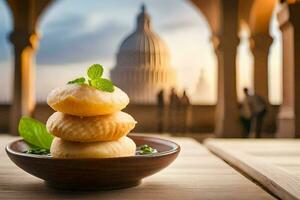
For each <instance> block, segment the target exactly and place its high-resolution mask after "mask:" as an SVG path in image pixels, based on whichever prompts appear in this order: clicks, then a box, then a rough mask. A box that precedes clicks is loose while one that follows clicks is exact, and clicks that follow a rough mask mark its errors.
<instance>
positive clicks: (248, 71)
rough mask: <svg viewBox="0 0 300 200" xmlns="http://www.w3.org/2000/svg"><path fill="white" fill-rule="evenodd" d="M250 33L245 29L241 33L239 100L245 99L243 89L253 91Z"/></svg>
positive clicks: (239, 48)
mask: <svg viewBox="0 0 300 200" xmlns="http://www.w3.org/2000/svg"><path fill="white" fill-rule="evenodd" d="M249 36H250V31H249V29H247V28H246V27H243V28H242V29H241V30H240V32H239V37H240V44H239V46H238V50H237V63H236V67H237V77H236V79H237V95H238V100H239V101H242V99H243V98H244V94H243V88H245V87H246V88H249V89H250V90H253V55H252V53H251V51H250V42H249Z"/></svg>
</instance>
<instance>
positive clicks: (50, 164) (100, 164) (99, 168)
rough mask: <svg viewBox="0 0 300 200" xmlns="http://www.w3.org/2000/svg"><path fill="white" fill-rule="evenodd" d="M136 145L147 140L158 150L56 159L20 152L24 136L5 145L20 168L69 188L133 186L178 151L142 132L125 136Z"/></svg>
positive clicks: (172, 146) (55, 184) (102, 188)
mask: <svg viewBox="0 0 300 200" xmlns="http://www.w3.org/2000/svg"><path fill="white" fill-rule="evenodd" d="M129 137H130V138H131V139H133V140H134V142H135V143H136V145H137V146H141V145H143V144H148V145H150V146H152V147H154V148H155V149H157V151H158V153H155V154H152V155H136V156H130V157H120V158H103V159H58V158H52V157H50V156H43V155H33V154H26V153H23V152H25V151H26V150H28V148H29V147H28V145H27V143H26V142H25V141H24V140H17V141H14V142H12V143H10V144H9V145H7V146H6V152H7V154H8V156H9V158H10V159H11V160H12V161H13V162H14V163H15V164H16V165H17V166H19V167H20V168H21V169H23V170H24V171H26V172H28V173H29V174H32V175H34V176H36V177H38V178H41V179H43V180H45V181H46V183H47V185H49V186H51V187H54V188H59V189H71V190H110V189H120V188H127V187H132V186H136V185H138V184H140V183H141V180H142V179H143V178H145V177H147V176H150V175H152V174H154V173H156V172H158V171H160V170H162V169H163V168H165V167H167V166H168V165H169V164H170V163H172V162H173V161H174V160H175V158H176V157H177V155H178V153H179V152H180V146H179V145H178V144H176V143H174V142H171V141H168V140H164V139H159V138H155V137H146V136H137V135H131V136H129Z"/></svg>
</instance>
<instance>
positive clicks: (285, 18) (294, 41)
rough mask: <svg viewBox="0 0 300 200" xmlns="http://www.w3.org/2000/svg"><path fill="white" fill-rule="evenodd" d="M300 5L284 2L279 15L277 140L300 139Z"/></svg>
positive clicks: (299, 3) (298, 3)
mask: <svg viewBox="0 0 300 200" xmlns="http://www.w3.org/2000/svg"><path fill="white" fill-rule="evenodd" d="M299 19H300V2H296V3H294V4H287V3H283V4H282V7H281V11H280V12H279V13H278V21H279V24H280V30H281V32H282V47H283V102H282V105H281V107H280V112H279V115H278V131H277V137H300V104H299V103H300V78H299V77H300V56H299V55H297V54H299V52H300V20H299Z"/></svg>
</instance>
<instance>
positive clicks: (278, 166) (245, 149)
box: [204, 139, 300, 199]
mask: <svg viewBox="0 0 300 200" xmlns="http://www.w3.org/2000/svg"><path fill="white" fill-rule="evenodd" d="M204 144H205V146H206V147H207V148H208V149H209V150H211V151H212V152H213V153H215V154H216V155H218V156H219V157H220V158H222V159H224V160H225V161H226V162H228V163H230V165H232V166H234V167H236V168H238V169H240V170H241V171H243V172H244V173H246V174H247V175H249V176H250V177H251V178H253V179H255V180H256V181H258V182H259V183H260V184H262V185H263V186H264V187H266V188H267V189H268V190H270V191H271V192H273V193H274V194H275V195H276V196H278V197H279V198H281V199H300V179H299V176H298V175H297V174H294V173H293V171H291V170H289V168H288V167H287V166H291V165H292V166H294V168H297V169H298V170H300V156H299V153H300V140H297V141H288V140H282V141H280V140H278V139H277V140H276V139H273V140H270V139H269V140H254V139H251V140H249V139H248V140H245V139H227V140H225V139H208V140H206V141H205V142H204ZM276 152H278V153H279V154H278V156H276ZM291 153H292V155H293V156H290V154H291ZM294 171H295V169H294Z"/></svg>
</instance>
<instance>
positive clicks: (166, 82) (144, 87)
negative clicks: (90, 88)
mask: <svg viewBox="0 0 300 200" xmlns="http://www.w3.org/2000/svg"><path fill="white" fill-rule="evenodd" d="M111 79H112V81H113V82H114V83H115V84H116V85H118V86H120V87H121V88H122V89H124V90H125V91H126V92H127V94H128V95H129V97H130V98H131V101H132V102H134V103H155V101H156V94H157V93H158V91H159V90H161V89H164V90H169V89H170V88H171V87H175V85H176V82H177V81H176V73H175V70H174V69H173V68H171V67H170V56H169V50H168V48H167V46H166V44H165V43H164V41H163V40H162V39H161V38H160V37H159V36H158V35H157V34H156V33H154V32H153V30H152V26H151V19H150V16H149V14H148V13H147V12H146V10H145V6H142V9H141V13H140V14H139V15H138V17H137V24H136V28H135V31H134V32H133V33H132V34H130V35H129V36H128V37H127V38H126V39H125V40H124V41H123V42H122V44H121V46H120V48H119V51H118V53H117V62H116V66H115V68H114V69H113V70H112V72H111Z"/></svg>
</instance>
